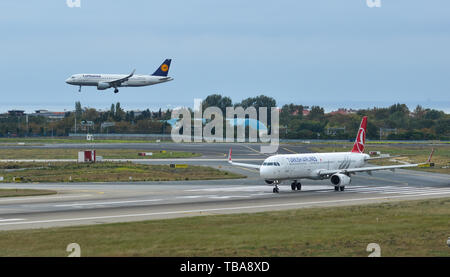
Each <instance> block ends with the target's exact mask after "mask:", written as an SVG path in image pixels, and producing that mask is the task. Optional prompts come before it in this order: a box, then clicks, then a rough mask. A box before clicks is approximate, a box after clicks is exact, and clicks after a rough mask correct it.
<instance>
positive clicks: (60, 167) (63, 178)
mask: <svg viewBox="0 0 450 277" xmlns="http://www.w3.org/2000/svg"><path fill="white" fill-rule="evenodd" d="M0 165H1V164H0ZM17 165H20V167H22V166H25V168H21V169H18V170H17V171H9V170H8V171H7V170H5V169H3V170H0V174H1V176H3V177H4V182H12V181H13V178H14V177H21V178H22V182H69V181H71V182H125V181H126V182H128V181H181V180H211V179H230V178H245V176H243V175H239V174H235V173H231V172H228V171H223V170H218V169H215V168H212V167H206V166H193V165H189V166H187V167H186V168H171V167H169V165H144V164H134V163H113V162H102V163H29V164H18V163H4V164H3V165H2V166H3V167H4V168H5V167H6V168H12V169H14V166H17ZM27 167H28V168H27ZM130 177H131V179H130Z"/></svg>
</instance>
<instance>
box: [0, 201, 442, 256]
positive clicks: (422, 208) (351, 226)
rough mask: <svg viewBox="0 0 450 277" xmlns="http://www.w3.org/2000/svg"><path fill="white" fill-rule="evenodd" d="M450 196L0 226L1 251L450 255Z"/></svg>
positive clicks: (34, 253) (2, 253)
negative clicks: (374, 248) (376, 248)
mask: <svg viewBox="0 0 450 277" xmlns="http://www.w3.org/2000/svg"><path fill="white" fill-rule="evenodd" d="M449 218H450V198H445V199H434V200H423V201H405V202H390V203H384V204H373V205H365V206H349V207H339V208H307V209H299V210H290V211H280V212H266V213H257V214H237V215H219V216H203V217H191V218H179V219H170V220H155V221H144V222H133V223H116V224H104V225H93V226H80V227H65V228H52V229H40V230H24V231H2V232H0V256H67V255H68V253H67V252H66V251H65V249H66V246H67V245H68V244H69V243H73V242H75V243H78V244H79V245H80V246H81V255H82V256H187V257H196V256H206V257H209V256H251V257H260V256H360V257H367V256H368V255H369V254H370V253H368V252H367V251H366V247H367V245H368V244H369V243H377V244H379V245H380V247H381V256H447V257H448V256H450V248H449V247H448V246H447V244H446V241H447V238H448V237H449V236H450V221H449Z"/></svg>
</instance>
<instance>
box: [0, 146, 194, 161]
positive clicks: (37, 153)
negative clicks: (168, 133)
mask: <svg viewBox="0 0 450 277" xmlns="http://www.w3.org/2000/svg"><path fill="white" fill-rule="evenodd" d="M80 150H82V149H35V148H32V149H26V148H17V149H11V148H10V149H1V150H0V159H6V160H8V159H10V160H16V159H18V160H20V159H25V160H30V159H77V158H78V151H80ZM139 152H152V153H153V155H152V156H138V153H139ZM96 154H97V156H102V157H103V158H104V159H175V158H192V157H198V156H200V154H198V153H192V152H181V151H166V152H165V153H162V152H161V151H160V150H148V149H147V150H142V149H98V150H96Z"/></svg>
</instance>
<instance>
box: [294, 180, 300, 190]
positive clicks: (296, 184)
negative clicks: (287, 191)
mask: <svg viewBox="0 0 450 277" xmlns="http://www.w3.org/2000/svg"><path fill="white" fill-rule="evenodd" d="M291 189H292V190H302V184H301V183H300V182H297V180H295V181H294V182H293V183H292V184H291Z"/></svg>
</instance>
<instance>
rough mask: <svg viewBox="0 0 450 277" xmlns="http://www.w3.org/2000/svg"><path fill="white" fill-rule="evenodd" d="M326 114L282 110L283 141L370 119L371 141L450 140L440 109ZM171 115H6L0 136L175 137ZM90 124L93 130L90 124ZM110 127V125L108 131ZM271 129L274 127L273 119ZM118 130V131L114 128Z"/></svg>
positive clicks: (351, 127) (223, 102) (347, 128)
mask: <svg viewBox="0 0 450 277" xmlns="http://www.w3.org/2000/svg"><path fill="white" fill-rule="evenodd" d="M212 106H214V107H218V108H220V109H221V110H222V112H223V114H224V115H225V114H226V108H227V107H238V106H242V107H243V108H244V109H246V108H248V107H255V108H256V110H257V112H258V108H259V107H267V108H268V111H270V108H272V107H277V103H276V100H275V99H274V98H272V97H269V96H265V95H260V96H256V97H248V98H246V99H243V100H242V101H240V102H236V103H233V101H232V99H231V98H230V97H227V96H222V95H220V94H212V95H209V96H207V97H206V98H205V99H204V100H203V103H202V107H203V110H205V109H206V108H208V107H212ZM342 111H343V112H337V113H325V110H324V108H323V107H320V106H311V107H309V106H305V105H302V104H295V103H290V104H285V105H283V106H282V107H281V109H280V114H279V115H280V117H279V119H280V120H279V125H280V129H279V132H280V138H282V139H317V138H319V139H350V140H352V139H354V136H355V134H356V132H357V130H358V128H359V123H360V121H361V118H362V116H368V117H369V120H368V126H367V137H368V138H369V139H389V140H395V139H403V140H436V139H437V140H449V139H450V114H446V113H445V112H443V111H438V110H435V109H429V108H424V107H422V106H420V105H419V106H417V107H416V108H415V109H414V110H412V111H410V110H409V108H408V107H407V106H406V105H405V104H399V103H398V104H394V105H392V106H390V107H382V108H380V107H374V108H369V109H359V110H356V111H347V110H342ZM170 118H171V110H169V109H167V110H165V111H162V110H161V109H159V110H158V111H150V110H149V109H146V110H144V111H139V112H136V111H125V110H124V109H123V108H122V107H121V105H120V103H116V104H111V108H110V109H109V110H108V111H98V110H96V109H94V108H86V107H84V108H83V107H82V105H81V103H80V102H76V103H75V109H74V111H71V112H66V114H65V116H64V118H63V119H60V120H55V119H50V118H46V117H42V116H27V117H25V116H17V115H16V116H15V115H11V116H8V115H3V116H1V117H0V136H2V137H11V136H68V135H69V133H74V132H77V133H86V132H88V131H89V132H92V133H119V134H127V133H128V134H170V131H171V126H170V124H168V123H167V120H169V119H170ZM88 122H89V123H90V124H87V123H88ZM104 123H110V124H108V125H106V124H104ZM268 124H269V127H270V125H271V118H270V113H269V114H268ZM112 125H113V126H112Z"/></svg>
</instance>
